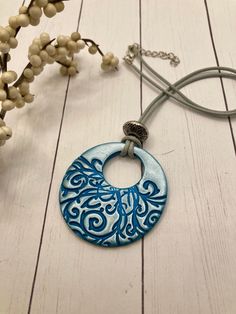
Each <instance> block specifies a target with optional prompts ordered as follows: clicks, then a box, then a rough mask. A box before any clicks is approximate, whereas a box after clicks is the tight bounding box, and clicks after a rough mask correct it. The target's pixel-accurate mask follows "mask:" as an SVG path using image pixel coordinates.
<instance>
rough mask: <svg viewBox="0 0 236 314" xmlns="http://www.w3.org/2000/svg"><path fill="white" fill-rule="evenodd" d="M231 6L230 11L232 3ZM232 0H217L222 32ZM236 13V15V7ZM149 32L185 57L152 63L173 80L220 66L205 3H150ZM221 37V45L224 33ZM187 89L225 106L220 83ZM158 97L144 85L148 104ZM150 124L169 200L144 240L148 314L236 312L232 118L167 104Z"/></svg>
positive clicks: (145, 18) (146, 37) (152, 40)
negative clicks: (172, 64)
mask: <svg viewBox="0 0 236 314" xmlns="http://www.w3.org/2000/svg"><path fill="white" fill-rule="evenodd" d="M211 3H213V1H211ZM227 3H228V4H227V5H228V7H229V11H231V9H230V8H231V7H230V3H232V1H230V2H227ZM227 5H226V4H223V3H222V2H219V1H214V7H215V9H216V8H217V11H218V15H217V18H216V19H215V22H216V21H217V22H220V25H219V26H218V29H219V30H221V26H222V24H224V22H223V21H227V20H228V15H227V14H225V15H223V16H222V9H223V8H225V6H227ZM150 8H152V9H151V10H150ZM224 12H225V11H224ZM231 15H232V20H233V16H235V12H234V13H233V12H232V11H231ZM232 20H231V21H232ZM234 23H235V21H234ZM226 24H230V22H228V23H226ZM142 31H143V33H142V34H143V46H144V47H147V48H150V49H158V50H159V49H160V50H167V51H168V50H173V51H174V52H176V53H177V54H178V55H179V56H180V58H181V64H180V66H179V67H178V68H175V69H173V68H171V67H169V66H168V64H167V63H165V62H163V61H158V60H156V59H155V60H150V63H151V64H152V65H153V66H154V67H155V69H157V70H158V71H159V72H160V73H162V74H164V76H165V77H167V78H168V79H169V80H170V81H172V82H174V81H176V79H177V78H180V77H182V76H183V75H184V74H187V73H189V72H191V71H193V70H195V69H198V68H201V67H204V66H209V65H215V58H214V54H213V49H212V44H211V40H210V35H209V29H208V24H207V19H206V12H205V7H204V3H203V1H200V2H199V1H195V2H193V1H192V2H191V7H190V6H189V1H181V2H180V1H174V2H171V5H170V3H169V2H166V1H164V0H160V1H154V0H149V1H145V2H144V1H143V2H142ZM221 32H222V30H221ZM226 33H227V32H226ZM226 33H225V37H226ZM219 34H220V32H219ZM218 36H219V42H220V41H221V39H222V38H223V37H224V36H222V33H221V36H220V35H218ZM227 36H229V33H227ZM230 44H232V43H231V42H230ZM231 51H233V50H232V49H231ZM234 51H235V48H234ZM234 59H235V58H234ZM224 63H226V64H229V63H228V62H224ZM184 92H185V94H186V95H188V96H189V97H190V98H191V99H194V100H196V101H198V102H199V103H201V104H203V105H208V106H209V107H210V106H211V107H212V108H216V109H217V108H218V109H220V108H221V109H224V102H223V97H222V91H221V86H220V83H219V81H218V80H212V81H209V80H208V81H204V82H199V83H197V84H195V85H193V86H190V87H188V88H185V89H184ZM234 93H235V87H234ZM154 95H155V92H154V91H152V90H150V88H148V87H147V86H146V85H143V104H144V107H145V106H146V105H147V104H148V103H149V102H150V100H151V99H152V98H153V97H154ZM149 128H150V133H151V135H150V140H149V142H148V144H147V145H146V148H147V149H148V150H149V151H150V152H151V153H152V154H153V155H154V156H156V157H157V158H158V159H159V161H160V162H161V164H162V165H163V167H164V169H165V171H166V174H167V177H168V181H169V201H168V205H167V209H166V213H165V215H164V217H163V219H162V221H161V222H160V224H159V226H158V228H157V229H155V231H153V232H152V233H150V235H148V236H147V237H146V238H145V241H144V253H145V260H144V270H145V273H144V279H145V282H144V289H145V303H144V304H145V314H149V313H158V314H162V313H165V314H167V313H175V314H177V313H181V314H183V313H194V314H195V313H204V314H207V313H214V314H216V313H234V312H235V308H236V303H235V298H234V294H235V285H236V277H235V258H236V248H235V238H236V231H235V223H236V214H235V204H236V194H235V184H236V163H235V155H234V148H233V145H232V139H231V134H230V128H229V124H228V121H227V120H218V119H210V118H209V117H205V116H202V115H200V114H197V113H195V112H192V111H190V110H188V109H186V108H181V107H180V106H177V105H176V104H173V103H171V102H166V103H165V104H164V105H163V107H162V108H161V109H160V110H158V113H157V115H156V116H155V117H154V118H153V119H151V122H150V124H149Z"/></svg>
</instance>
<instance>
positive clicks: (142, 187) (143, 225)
mask: <svg viewBox="0 0 236 314" xmlns="http://www.w3.org/2000/svg"><path fill="white" fill-rule="evenodd" d="M142 55H146V56H152V57H160V58H162V59H169V60H170V63H171V64H172V65H178V63H179V62H180V61H179V59H178V57H177V56H175V55H174V54H173V53H165V52H162V51H160V52H155V51H154V52H151V51H149V50H148V51H146V50H144V49H141V48H140V46H139V45H138V44H133V45H130V46H129V47H128V51H127V53H126V56H125V57H124V60H125V62H126V64H127V65H128V66H130V67H131V68H132V69H133V70H134V71H135V72H136V73H138V74H139V75H141V76H142V77H143V78H144V79H145V80H146V81H147V82H148V83H149V84H151V85H152V86H153V87H155V88H157V89H158V90H159V91H160V92H161V93H160V94H159V95H158V96H157V97H156V98H155V99H153V101H152V102H151V103H150V104H149V106H148V107H147V109H146V110H145V111H144V112H143V114H142V115H141V116H140V118H139V120H138V121H128V122H126V123H125V124H124V126H123V130H124V133H125V136H124V138H123V139H122V141H121V142H112V143H105V144H101V145H98V146H95V147H93V148H90V149H89V150H87V151H86V152H84V153H83V154H82V155H81V156H79V157H78V158H77V159H76V160H75V161H74V162H73V163H72V164H71V166H70V167H69V168H68V169H67V171H66V173H65V176H64V178H63V180H62V184H61V187H60V193H59V201H60V208H61V213H62V215H63V217H64V219H65V222H66V223H67V225H68V226H69V227H70V228H71V229H72V230H73V231H74V233H75V234H76V235H77V236H79V237H80V238H82V239H84V240H87V241H89V242H91V243H93V244H97V245H100V246H103V247H110V246H113V247H117V246H121V245H127V244H130V243H132V242H134V241H136V240H138V239H141V238H142V237H143V236H144V235H145V234H146V233H147V232H149V231H150V230H151V229H152V228H153V227H154V225H155V224H156V223H157V222H158V220H159V219H160V217H161V215H162V213H163V210H164V207H165V204H166V200H167V194H168V190H167V180H166V176H165V173H164V171H163V169H162V167H161V166H160V164H159V163H158V161H157V160H156V159H155V158H154V157H153V156H152V155H150V154H149V153H148V152H147V151H145V150H144V149H143V148H142V147H143V143H144V141H145V140H147V138H148V129H147V127H146V126H145V124H146V121H147V119H148V118H149V117H150V116H151V115H152V114H153V113H154V111H155V110H156V108H157V107H158V106H160V105H161V104H162V103H164V102H165V101H166V100H167V99H169V98H172V99H173V100H175V101H176V102H177V103H180V104H182V105H185V106H187V107H189V108H191V109H193V110H196V111H199V112H202V113H205V114H208V115H210V116H214V117H219V118H224V117H230V116H234V115H236V109H235V110H230V111H228V110H226V111H218V110H212V109H208V108H206V107H203V106H201V105H199V104H196V103H195V102H193V101H192V100H191V99H189V98H188V97H186V96H185V95H184V94H183V93H182V92H181V91H180V89H181V88H183V87H184V86H186V85H189V84H191V83H193V82H196V81H199V80H203V79H206V78H215V77H218V78H219V77H222V78H230V79H234V80H236V70H234V69H232V68H228V67H208V68H204V69H200V70H197V71H194V72H192V73H190V74H188V75H186V76H185V77H183V78H182V79H180V80H178V81H177V82H176V83H175V84H171V83H169V82H168V81H167V80H166V79H165V78H163V77H162V76H161V75H160V74H159V73H157V72H156V71H154V70H153V68H151V67H150V66H149V65H148V64H147V63H146V62H145V60H144V59H143V58H142ZM135 58H137V59H138V60H139V62H142V65H143V67H144V68H146V70H147V71H149V72H150V73H151V74H152V77H153V78H155V79H156V81H155V80H154V79H153V78H151V77H149V76H148V75H147V74H145V73H144V72H143V71H140V70H139V69H138V67H137V66H135V65H134V64H133V62H134V60H135ZM158 81H160V82H161V83H162V84H163V85H164V86H165V87H161V86H160V85H159V84H158ZM119 154H120V155H121V156H127V155H128V156H129V157H131V158H138V159H139V160H140V161H141V163H142V178H141V179H140V181H139V182H138V183H136V184H135V185H133V186H131V187H128V188H117V187H114V186H112V185H111V184H109V183H108V182H107V181H106V179H105V177H104V174H103V169H104V165H105V163H106V162H107V161H108V160H110V159H111V158H113V157H115V156H117V155H119Z"/></svg>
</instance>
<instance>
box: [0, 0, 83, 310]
mask: <svg viewBox="0 0 236 314" xmlns="http://www.w3.org/2000/svg"><path fill="white" fill-rule="evenodd" d="M19 3H21V2H20V1H10V2H5V3H4V5H3V6H2V8H1V13H0V14H1V21H2V22H3V23H4V24H5V23H6V21H7V18H6V17H7V16H10V15H13V14H14V13H16V10H17V6H19ZM79 6H80V1H76V2H74V1H70V2H68V3H67V14H66V15H65V16H66V17H68V16H70V24H68V23H64V21H65V16H64V17H63V15H62V14H63V13H62V14H60V15H57V16H56V17H55V18H54V19H47V18H44V19H43V20H42V23H41V24H40V26H38V27H36V28H34V27H29V28H27V29H24V30H22V32H20V33H19V37H18V38H19V42H20V44H19V47H18V48H17V49H16V50H15V52H14V53H13V55H12V62H11V64H10V65H9V69H14V70H17V72H19V73H20V72H21V71H22V69H23V67H24V65H25V64H26V62H27V50H26V49H27V47H28V46H29V44H30V42H31V41H32V39H33V38H34V37H35V36H37V35H39V33H40V32H43V31H48V32H50V33H51V34H52V35H55V34H56V33H58V30H60V32H62V33H66V34H67V33H68V32H69V33H70V32H71V31H72V30H73V29H74V28H76V25H77V20H78V13H79ZM74 12H75V13H74ZM3 16H4V17H3ZM2 17H3V18H2ZM36 82H37V83H36V84H33V87H32V92H33V93H34V94H35V95H36V99H35V102H34V103H33V104H32V105H28V106H27V107H26V108H24V109H22V110H19V111H18V110H15V112H11V113H9V115H7V117H6V121H7V124H8V125H9V126H12V128H13V132H14V133H13V134H14V135H13V138H12V139H11V140H9V142H8V143H7V145H6V146H4V147H3V148H1V156H0V160H1V170H0V176H1V183H0V191H1V192H0V193H1V199H0V208H1V221H0V230H1V240H0V277H1V280H0V313H8V314H9V313H14V314H15V313H26V312H27V308H28V303H29V298H30V293H31V286H32V281H33V276H34V271H35V265H36V259H37V253H38V247H39V242H40V235H41V231H42V223H43V217H44V211H45V206H46V201H47V194H48V188H49V184H50V177H51V171H52V166H53V159H54V153H55V147H56V141H57V136H58V130H59V125H60V120H61V114H62V108H63V104H64V95H65V90H66V86H67V79H65V78H61V77H60V76H59V74H58V67H57V66H50V67H48V68H47V69H46V70H45V73H44V74H42V75H41V78H39V79H37V80H36Z"/></svg>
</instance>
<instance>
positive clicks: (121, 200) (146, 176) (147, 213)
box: [59, 143, 167, 247]
mask: <svg viewBox="0 0 236 314" xmlns="http://www.w3.org/2000/svg"><path fill="white" fill-rule="evenodd" d="M124 145H125V144H124V143H106V144H101V145H98V146H95V147H93V148H91V149H89V150H87V151H86V152H85V153H83V154H82V155H81V156H80V157H78V158H77V159H76V160H75V161H74V162H73V163H72V165H71V166H70V167H69V168H68V170H67V171H66V174H65V176H64V178H63V181H62V184H61V188H60V196H59V198H60V207H61V212H62V215H63V217H64V219H65V221H66V223H67V225H68V226H69V227H70V228H71V229H72V230H73V231H74V233H75V234H76V235H77V236H79V237H81V238H82V239H84V240H87V241H89V242H91V243H93V244H97V245H100V246H104V247H110V246H113V247H116V246H121V245H126V244H130V243H132V242H134V241H136V240H139V239H140V238H142V237H143V236H144V235H145V234H146V233H147V232H149V231H150V230H151V229H152V228H153V227H154V225H155V224H156V223H157V222H158V220H159V219H160V217H161V215H162V213H163V210H164V207H165V203H166V199H167V182H166V177H165V174H164V172H163V169H162V168H161V166H160V164H159V163H158V161H157V160H156V159H155V158H154V157H153V156H152V155H150V154H149V153H148V152H146V151H145V150H143V149H141V148H138V147H135V148H134V154H135V156H136V157H138V158H139V159H140V161H141V162H142V165H143V174H142V178H141V180H140V181H139V182H138V183H137V184H135V185H133V186H131V187H128V188H117V187H114V186H112V185H110V184H109V183H108V182H107V181H106V179H105V177H104V174H103V169H104V165H105V163H106V162H107V161H108V160H110V159H111V158H113V157H115V156H116V155H118V154H120V152H121V151H122V149H123V147H124Z"/></svg>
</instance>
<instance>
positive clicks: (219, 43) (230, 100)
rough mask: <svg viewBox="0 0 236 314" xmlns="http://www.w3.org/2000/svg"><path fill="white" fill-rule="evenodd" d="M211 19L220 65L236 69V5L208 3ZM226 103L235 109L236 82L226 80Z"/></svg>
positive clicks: (235, 126)
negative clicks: (235, 38) (233, 38)
mask: <svg viewBox="0 0 236 314" xmlns="http://www.w3.org/2000/svg"><path fill="white" fill-rule="evenodd" d="M207 8H208V11H209V18H210V23H211V27H212V32H213V41H214V44H215V46H216V53H217V57H218V60H219V63H220V65H226V66H229V67H232V68H236V44H235V42H234V40H232V35H233V34H234V31H235V29H236V21H235V12H236V3H235V2H234V1H225V2H224V3H222V4H221V5H220V6H219V5H218V1H213V0H211V1H207ZM223 81H224V83H223V84H224V88H225V91H226V94H227V95H226V96H227V97H226V102H227V105H228V107H229V108H230V109H235V108H236V106H235V98H236V88H235V81H233V80H227V79H224V80H223ZM231 123H232V126H233V130H232V131H233V132H234V134H233V137H234V139H235V128H236V120H235V119H234V118H232V119H231Z"/></svg>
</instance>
